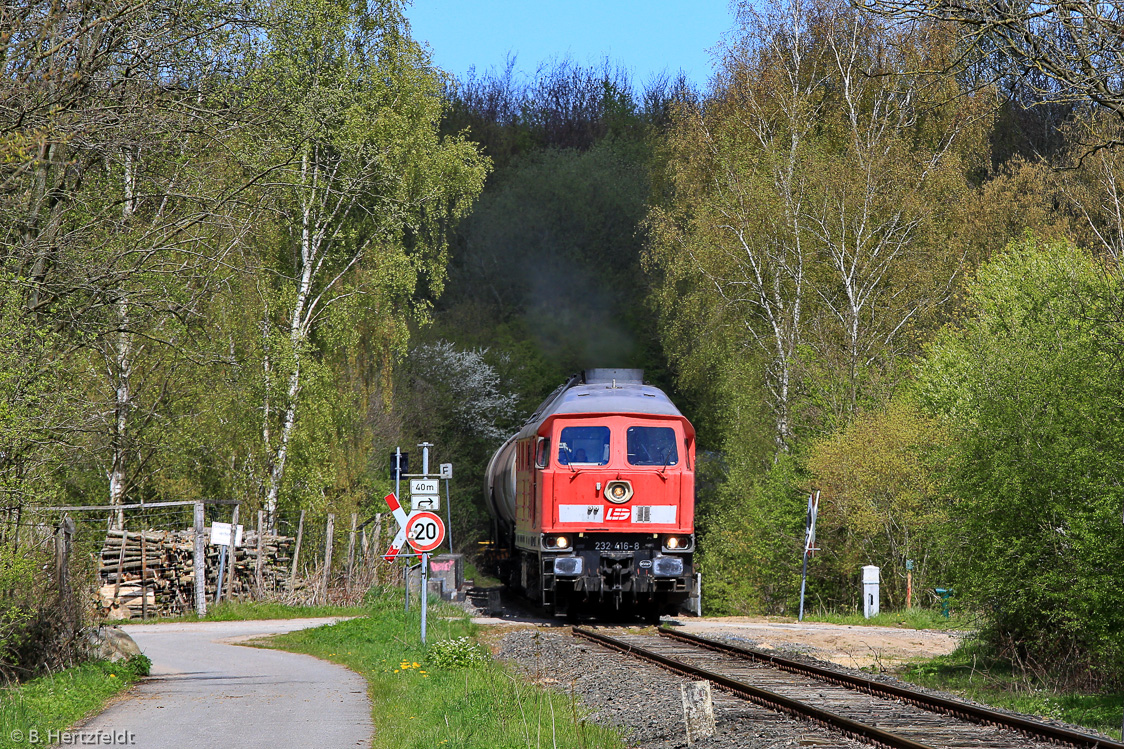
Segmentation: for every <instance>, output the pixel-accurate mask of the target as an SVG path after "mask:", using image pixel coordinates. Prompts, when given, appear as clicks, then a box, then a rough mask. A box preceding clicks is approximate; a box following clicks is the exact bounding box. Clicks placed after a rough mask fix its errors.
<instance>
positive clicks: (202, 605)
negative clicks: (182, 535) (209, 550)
mask: <svg viewBox="0 0 1124 749" xmlns="http://www.w3.org/2000/svg"><path fill="white" fill-rule="evenodd" d="M203 530H204V527H203V503H202V502H196V503H195V555H194V559H193V561H194V567H195V613H196V614H197V615H198V616H199V617H204V616H206V615H207V580H206V575H207V567H206V561H207V560H206V557H205V556H204V554H206V546H205V543H206V539H204V538H203Z"/></svg>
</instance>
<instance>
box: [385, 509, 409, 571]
mask: <svg viewBox="0 0 1124 749" xmlns="http://www.w3.org/2000/svg"><path fill="white" fill-rule="evenodd" d="M384 499H385V500H386V504H387V506H388V507H390V511H391V513H393V514H394V519H395V520H397V521H398V533H397V535H395V536H394V540H393V541H391V542H390V546H388V547H387V549H386V553H385V554H383V555H382V558H383V559H385V560H386V561H388V562H393V561H394V560H395V559H397V558H398V553H399V552H400V551H402V545H403V544H405V543H406V523H407V522H408V520H409V518H407V517H406V511H405V510H403V509H402V505H401V504H399V502H398V497H396V496H394V492H391V493H390V494H387V495H386V497H384Z"/></svg>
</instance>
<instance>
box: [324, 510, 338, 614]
mask: <svg viewBox="0 0 1124 749" xmlns="http://www.w3.org/2000/svg"><path fill="white" fill-rule="evenodd" d="M335 531H336V516H335V515H333V514H332V513H328V527H327V529H326V530H325V531H324V535H325V537H326V538H325V540H324V582H323V583H322V585H321V588H320V590H321V599H322V602H323V603H327V602H328V578H330V577H331V576H332V542H333V538H334V535H335Z"/></svg>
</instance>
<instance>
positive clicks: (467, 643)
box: [425, 637, 491, 669]
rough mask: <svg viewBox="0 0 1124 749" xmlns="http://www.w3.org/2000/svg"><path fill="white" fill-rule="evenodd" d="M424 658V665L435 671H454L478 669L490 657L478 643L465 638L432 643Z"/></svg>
mask: <svg viewBox="0 0 1124 749" xmlns="http://www.w3.org/2000/svg"><path fill="white" fill-rule="evenodd" d="M425 658H426V663H428V664H430V666H431V667H433V668H435V669H437V668H446V669H454V668H479V667H481V666H483V665H484V664H486V663H488V661H489V660H490V658H491V656H490V654H489V653H488V651H487V650H486V649H485V648H484V647H483V646H481V645H479V644H478V643H475V642H473V641H472V640H469V639H468V638H467V637H458V638H456V639H453V640H440V641H439V642H435V643H433V644H432V645H430V646H429V648H428V650H427V651H426V656H425Z"/></svg>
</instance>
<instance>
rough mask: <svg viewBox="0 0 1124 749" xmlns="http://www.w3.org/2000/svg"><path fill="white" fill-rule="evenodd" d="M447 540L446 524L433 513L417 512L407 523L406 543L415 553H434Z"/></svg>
mask: <svg viewBox="0 0 1124 749" xmlns="http://www.w3.org/2000/svg"><path fill="white" fill-rule="evenodd" d="M444 540H445V524H444V523H442V522H441V518H439V517H438V516H437V515H435V514H433V513H432V512H415V513H414V514H412V515H410V519H409V520H407V521H406V541H407V542H408V543H409V544H410V546H412V547H414V551H420V552H427V551H433V550H434V549H436V548H437V547H438V546H440V545H441V543H442V542H443V541H444Z"/></svg>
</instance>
